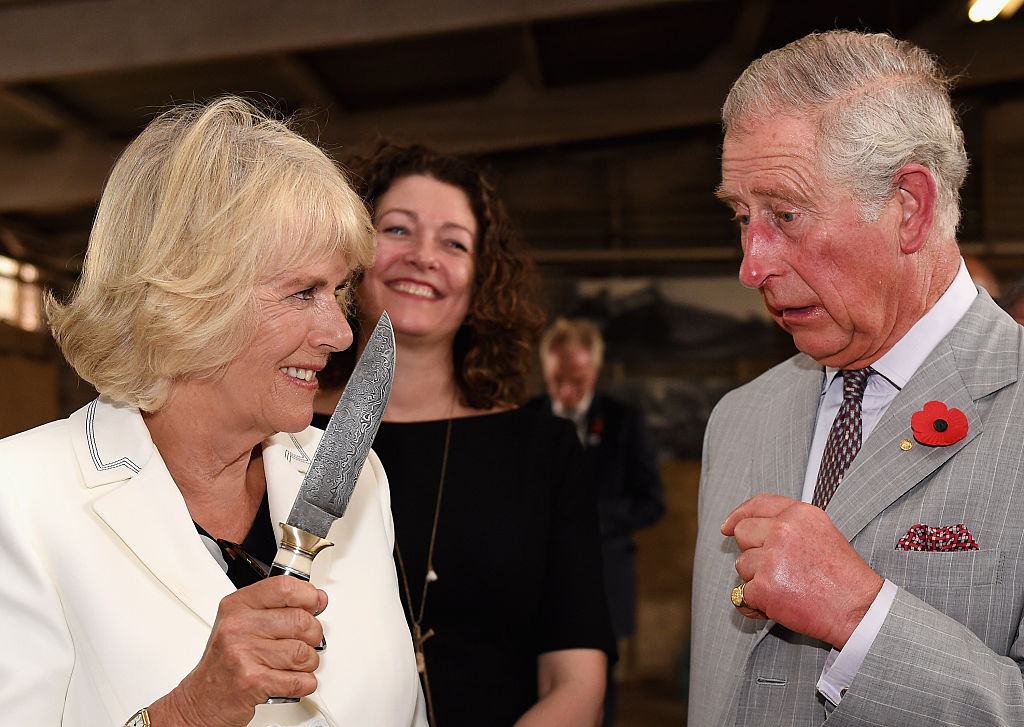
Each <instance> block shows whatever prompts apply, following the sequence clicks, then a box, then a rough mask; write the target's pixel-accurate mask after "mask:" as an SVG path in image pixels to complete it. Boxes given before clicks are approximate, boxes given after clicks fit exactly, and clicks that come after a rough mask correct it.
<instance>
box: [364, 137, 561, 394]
mask: <svg viewBox="0 0 1024 727" xmlns="http://www.w3.org/2000/svg"><path fill="white" fill-rule="evenodd" d="M348 169H349V171H350V172H351V175H352V183H353V185H354V186H355V189H356V192H357V193H358V194H359V196H360V197H362V198H363V201H364V202H366V204H367V205H368V206H369V207H370V210H371V213H372V212H373V209H374V205H375V204H376V202H377V200H378V199H379V198H380V197H381V195H383V194H384V193H385V192H387V191H388V189H390V187H391V185H393V184H394V183H395V182H396V181H397V180H399V179H401V178H403V177H408V176H411V175H416V174H422V175H425V176H428V177H433V178H434V179H436V180H437V181H439V182H444V183H445V184H450V185H452V186H453V187H457V188H459V189H461V190H462V191H463V192H465V194H466V197H468V198H469V203H470V208H471V209H472V211H473V215H474V217H475V218H476V223H477V230H478V231H477V236H478V240H477V249H476V259H475V265H474V279H473V289H472V293H471V297H470V304H469V310H468V311H467V313H466V319H465V320H464V321H463V324H462V327H461V328H460V329H459V331H458V333H456V335H455V341H454V344H453V353H454V359H455V382H456V385H457V386H458V388H459V392H460V395H461V397H462V400H463V403H464V404H466V405H467V406H470V407H472V408H474V409H491V408H493V407H496V406H518V405H519V404H522V402H523V400H524V399H525V398H526V377H527V374H528V372H529V370H530V366H531V362H532V360H533V348H534V345H535V344H536V341H537V337H538V335H539V334H540V330H541V328H542V327H543V325H544V314H543V312H542V311H541V309H540V307H539V306H538V305H537V304H536V303H535V302H534V301H535V300H536V298H537V296H536V292H537V286H538V276H537V270H536V267H535V266H534V264H533V261H532V259H531V258H530V257H529V255H528V254H527V253H526V251H525V249H524V247H523V244H522V241H521V240H520V237H519V234H518V232H517V230H516V228H515V227H514V225H513V224H512V220H511V219H510V218H509V216H508V212H507V211H506V210H505V205H504V203H503V202H502V201H501V199H500V198H499V197H498V194H497V190H496V188H495V185H494V183H493V182H492V181H491V179H490V178H489V177H488V176H487V174H485V172H484V171H483V170H482V169H481V168H480V167H479V166H478V165H477V164H475V163H473V162H472V161H470V160H468V159H465V158H462V157H456V156H451V155H446V154H440V153H438V152H436V151H434V150H432V149H430V148H428V147H426V146H423V145H421V144H409V145H405V144H399V143H396V142H394V141H391V140H389V139H382V140H380V141H378V142H377V144H376V146H375V147H374V148H373V149H372V150H371V151H370V152H369V153H367V154H365V155H360V156H355V157H352V158H351V159H349V160H348ZM481 291H486V293H485V294H481Z"/></svg>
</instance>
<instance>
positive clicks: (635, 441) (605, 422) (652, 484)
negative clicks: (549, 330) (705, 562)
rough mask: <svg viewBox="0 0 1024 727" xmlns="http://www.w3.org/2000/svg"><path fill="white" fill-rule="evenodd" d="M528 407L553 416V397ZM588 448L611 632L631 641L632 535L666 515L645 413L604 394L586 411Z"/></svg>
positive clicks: (633, 591) (633, 618) (633, 595)
mask: <svg viewBox="0 0 1024 727" xmlns="http://www.w3.org/2000/svg"><path fill="white" fill-rule="evenodd" d="M527 406H530V407H534V408H538V409H543V410H545V411H548V412H551V411H552V408H551V399H550V397H548V396H539V397H535V398H533V399H531V400H530V402H529V403H528V404H527ZM583 446H584V449H585V450H586V454H587V466H588V470H589V472H588V475H589V478H590V481H591V482H592V483H593V485H594V487H595V488H596V489H597V505H598V512H599V514H600V521H601V545H602V551H603V555H604V581H605V587H606V590H607V592H608V610H609V612H610V613H611V618H612V627H613V628H614V630H615V635H616V637H622V636H628V635H629V634H631V633H633V630H634V626H635V621H636V566H635V564H634V558H633V552H634V551H635V550H636V546H635V545H634V543H633V532H634V531H636V530H640V529H641V528H645V527H648V526H649V525H653V524H654V523H655V522H657V520H658V519H659V518H660V517H661V515H662V513H664V511H665V504H664V495H663V493H662V485H661V475H660V474H659V472H658V465H657V462H656V459H655V454H654V447H653V445H652V444H651V438H650V434H649V433H648V429H647V424H646V421H645V419H644V414H643V412H642V411H641V410H640V409H639V408H637V407H634V406H630V405H628V404H624V403H622V402H620V401H618V400H617V399H614V398H612V397H610V396H608V395H605V394H602V393H600V392H595V393H594V398H593V400H592V401H591V403H590V408H589V409H588V410H587V419H586V428H585V430H584V436H583Z"/></svg>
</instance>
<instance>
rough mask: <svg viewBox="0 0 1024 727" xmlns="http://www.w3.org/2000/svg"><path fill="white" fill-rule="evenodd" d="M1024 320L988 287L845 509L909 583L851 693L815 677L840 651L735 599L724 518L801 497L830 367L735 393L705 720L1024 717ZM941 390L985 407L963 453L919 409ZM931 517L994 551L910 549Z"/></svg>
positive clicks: (703, 590)
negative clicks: (931, 438)
mask: <svg viewBox="0 0 1024 727" xmlns="http://www.w3.org/2000/svg"><path fill="white" fill-rule="evenodd" d="M1022 354H1024V328H1021V327H1020V326H1018V325H1017V324H1016V323H1015V322H1014V321H1013V320H1012V319H1011V318H1009V316H1007V315H1006V314H1005V313H1003V312H1002V311H1001V310H1000V309H999V308H998V307H997V306H996V305H995V303H993V302H992V299H991V298H989V297H988V295H987V294H986V293H985V292H984V291H982V292H980V293H979V295H978V298H977V299H976V300H975V301H974V303H973V304H972V306H971V308H970V309H969V311H968V312H967V314H966V315H965V316H964V318H963V319H962V320H961V321H960V322H959V323H958V324H957V326H956V327H955V328H954V329H953V331H951V332H950V334H949V335H948V336H947V337H946V338H945V339H944V340H943V341H942V342H941V343H940V344H939V345H938V347H937V348H936V349H935V350H934V351H932V353H931V354H930V355H929V356H928V358H927V359H926V361H925V362H924V363H923V364H922V365H921V367H920V369H918V371H917V372H916V373H915V374H914V375H913V377H912V378H911V379H910V381H909V382H907V385H906V386H905V387H904V388H903V390H902V391H901V392H900V393H899V394H898V395H897V396H896V398H895V400H894V401H893V402H892V404H891V405H890V406H889V409H888V410H887V411H886V412H885V414H884V415H883V417H882V419H881V420H880V421H879V422H878V424H877V426H876V428H875V429H874V431H873V432H872V433H871V435H870V436H869V437H868V439H867V441H866V442H865V443H864V446H863V448H862V450H861V452H860V453H859V454H858V455H857V457H856V459H854V461H853V464H852V465H851V466H850V469H849V471H848V472H847V474H846V477H845V478H844V480H843V484H842V486H841V487H840V488H839V490H838V491H837V493H836V495H835V497H834V499H833V500H832V502H831V503H830V504H829V507H828V513H829V515H830V516H831V518H832V520H833V522H834V523H835V524H836V526H837V527H838V528H839V530H840V531H841V532H842V533H843V534H844V535H845V536H846V537H847V538H849V540H850V542H851V543H852V544H853V546H854V547H855V548H856V549H857V551H858V552H859V553H860V554H861V555H862V556H863V557H864V558H865V559H866V560H867V562H868V563H869V564H870V565H871V567H872V568H874V569H875V571H877V572H878V573H880V574H881V575H883V576H885V577H886V578H888V579H889V580H891V581H893V582H894V583H895V584H896V585H897V586H899V590H898V595H897V596H896V600H895V602H894V603H893V606H892V609H891V611H890V612H889V615H888V616H887V618H886V619H885V622H884V624H883V626H882V629H881V631H880V633H879V634H878V637H877V639H876V640H875V642H874V644H873V646H872V647H871V649H870V651H869V652H868V655H867V657H866V659H865V661H864V663H863V665H862V666H861V669H860V671H859V672H858V673H857V675H856V677H855V679H854V680H853V683H852V684H851V685H850V688H849V691H848V692H847V693H846V695H845V696H844V698H843V699H842V703H841V704H840V705H839V706H838V707H836V708H835V709H834V710H833V709H832V708H831V705H829V706H828V709H826V704H825V700H824V698H823V697H821V695H819V694H818V693H817V691H816V688H815V683H816V682H817V679H818V677H819V675H820V673H821V669H822V666H823V665H824V662H825V658H826V656H827V655H828V653H829V650H830V647H829V646H828V645H827V644H824V643H822V642H819V641H815V640H813V639H809V638H806V637H804V636H802V635H799V634H795V633H793V632H791V631H789V630H787V629H785V628H783V627H781V626H779V625H777V624H775V623H774V622H772V621H755V620H749V619H744V618H743V617H742V616H741V615H740V614H739V613H738V612H737V611H736V610H735V609H734V608H733V607H732V605H731V604H730V602H729V590H730V588H731V587H732V586H733V585H735V584H736V583H737V582H738V576H737V575H736V571H735V569H734V560H735V558H736V556H737V555H738V552H739V551H738V550H737V548H736V545H735V542H734V541H733V539H732V538H725V537H724V536H722V534H721V533H720V532H719V526H720V525H721V523H722V522H723V521H724V519H725V517H726V515H727V514H728V513H729V512H730V511H731V510H732V509H733V508H734V507H735V506H736V505H738V504H739V503H741V502H742V501H744V500H746V499H747V498H749V497H752V496H753V495H756V494H758V493H761V492H773V493H779V494H782V495H786V496H788V497H792V498H794V499H799V498H800V495H801V489H802V487H803V480H804V472H805V469H806V464H807V457H808V452H809V449H810V443H811V437H812V429H813V426H814V419H815V416H816V411H817V406H818V399H819V396H820V392H821V384H822V376H823V370H822V367H821V366H820V365H818V364H817V363H815V362H814V361H813V360H811V359H810V358H808V357H807V356H804V355H798V356H796V357H794V358H792V359H790V360H788V361H786V362H784V363H782V364H780V365H779V366H776V367H775V368H773V369H772V370H770V371H768V372H767V373H765V374H764V375H762V376H761V377H759V378H758V379H756V380H755V381H753V382H751V383H750V384H747V385H746V386H743V387H741V388H739V389H737V390H735V391H733V392H731V393H730V394H728V395H727V396H726V397H725V398H724V399H723V400H722V401H721V402H720V403H719V405H718V406H717V407H716V408H715V411H714V413H713V414H712V417H711V420H710V422H709V424H708V429H707V432H706V434H705V441H704V461H703V471H702V475H701V489H700V516H699V517H700V531H699V534H698V540H697V552H696V562H695V568H694V583H693V594H694V595H693V629H692V632H693V648H692V665H691V686H690V720H689V724H690V727H705V726H707V727H711V726H714V727H721V726H722V725H786V726H787V727H788V726H789V725H819V724H826V723H827V724H829V725H872V727H878V726H879V725H909V724H915V725H972V726H974V725H1024V685H1022V678H1021V668H1022V665H1024V622H1022V608H1024V386H1022V385H1021V383H1020V367H1021V363H1022V361H1024V355H1022ZM931 400H939V401H942V402H944V403H945V404H946V405H947V406H949V407H956V408H959V409H960V410H962V411H963V412H964V414H966V415H967V421H968V427H969V430H968V434H967V436H966V437H965V438H964V439H963V440H961V441H959V442H957V443H955V444H953V445H950V446H947V447H928V446H925V445H922V444H917V443H915V444H914V446H913V447H912V448H911V449H910V450H909V451H904V450H903V449H901V448H900V446H899V444H900V441H901V440H903V439H910V440H913V432H912V430H911V426H910V418H911V415H913V413H914V412H916V411H918V410H919V409H921V407H922V405H924V403H925V402H927V401H931ZM917 523H924V524H926V525H932V526H941V525H954V524H957V523H964V524H965V525H966V526H967V527H968V529H969V530H970V532H971V533H972V534H973V535H974V538H975V541H976V542H977V544H978V546H979V548H980V549H979V550H976V551H967V552H954V553H927V552H906V551H903V550H896V549H895V545H896V542H897V540H899V538H900V537H901V536H903V535H904V534H906V532H907V530H908V529H909V528H911V527H912V526H913V525H915V524H917Z"/></svg>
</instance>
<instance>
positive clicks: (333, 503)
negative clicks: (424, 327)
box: [288, 313, 395, 538]
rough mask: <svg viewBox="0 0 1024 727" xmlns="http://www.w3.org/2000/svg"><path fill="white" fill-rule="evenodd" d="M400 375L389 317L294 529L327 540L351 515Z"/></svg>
mask: <svg viewBox="0 0 1024 727" xmlns="http://www.w3.org/2000/svg"><path fill="white" fill-rule="evenodd" d="M394 376H395V333H394V331H393V330H392V328H391V319H390V318H388V314H387V313H383V314H382V315H381V317H380V320H379V321H377V325H376V326H375V327H374V329H373V332H372V333H371V334H370V339H369V341H368V342H367V344H366V348H364V349H363V353H362V354H361V355H360V356H359V361H357V362H356V366H355V368H354V369H353V370H352V375H351V376H350V377H349V380H348V384H346V386H345V390H344V391H343V392H342V394H341V399H339V400H338V405H337V406H336V407H335V408H334V414H332V415H331V421H330V423H329V424H328V425H327V430H326V431H325V432H324V436H323V437H322V438H321V439H320V445H319V446H318V447H317V449H316V454H315V455H314V456H313V462H312V463H311V464H310V466H309V470H308V471H307V472H306V477H305V479H304V480H303V481H302V486H301V487H300V488H299V494H298V496H297V497H296V498H295V504H294V505H292V511H291V513H290V514H289V515H288V524H289V525H294V526H295V527H297V528H299V529H301V530H305V531H306V532H307V533H312V534H313V535H316V536H318V537H321V538H326V537H327V531H328V530H330V529H331V525H332V524H333V523H334V521H335V520H337V519H338V518H340V517H341V516H343V515H344V514H345V510H346V508H348V501H349V500H350V499H351V498H352V491H353V490H354V489H355V486H356V482H357V481H358V480H359V474H360V473H361V472H362V471H363V464H364V463H365V462H366V456H367V455H368V454H369V452H370V445H372V444H373V438H374V437H375V436H377V429H378V428H379V427H380V419H381V417H382V416H383V415H384V409H386V408H387V405H388V397H390V396H391V382H392V380H393V379H394Z"/></svg>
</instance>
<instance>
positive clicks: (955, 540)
mask: <svg viewBox="0 0 1024 727" xmlns="http://www.w3.org/2000/svg"><path fill="white" fill-rule="evenodd" d="M977 549H978V544H977V543H975V542H974V536H973V535H971V531H970V530H968V529H967V526H966V525H964V524H963V523H957V524H956V525H944V526H942V527H939V528H933V527H929V526H928V525H923V524H921V523H918V524H917V525H915V526H914V527H912V528H910V530H908V531H907V534H906V535H904V536H903V537H902V538H900V539H899V542H897V543H896V550H921V551H925V552H929V553H933V552H950V551H954V550H977Z"/></svg>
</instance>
